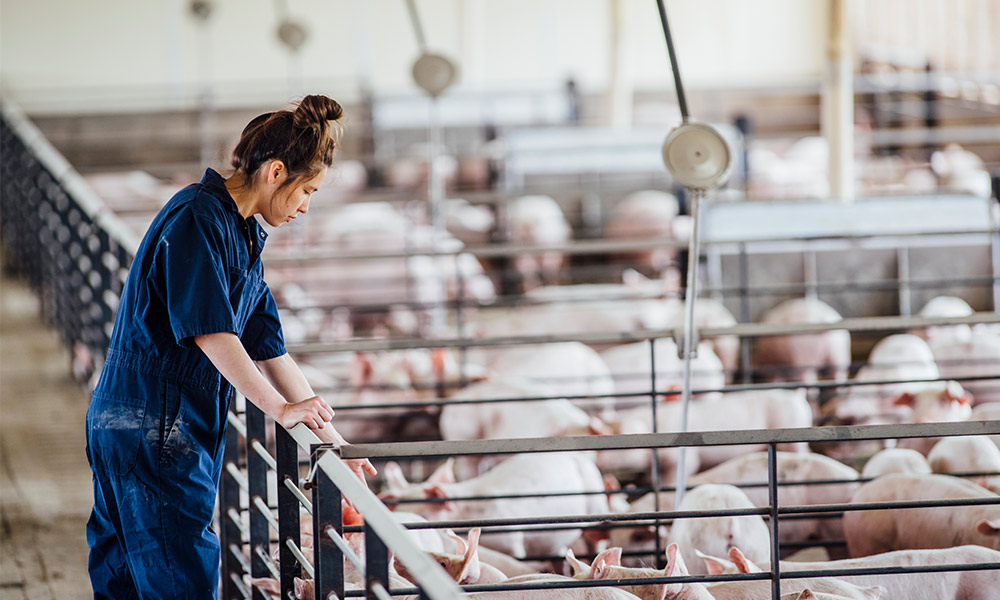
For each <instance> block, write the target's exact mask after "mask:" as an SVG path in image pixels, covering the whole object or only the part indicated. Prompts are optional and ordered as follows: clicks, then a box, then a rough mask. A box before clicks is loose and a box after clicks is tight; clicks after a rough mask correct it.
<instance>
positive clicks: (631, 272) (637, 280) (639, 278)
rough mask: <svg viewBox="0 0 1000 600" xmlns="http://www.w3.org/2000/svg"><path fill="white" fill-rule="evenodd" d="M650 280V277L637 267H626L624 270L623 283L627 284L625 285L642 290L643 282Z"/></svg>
mask: <svg viewBox="0 0 1000 600" xmlns="http://www.w3.org/2000/svg"><path fill="white" fill-rule="evenodd" d="M648 281H649V277H646V276H645V275H643V274H642V273H640V272H639V271H636V270H635V269H625V270H624V271H622V283H624V284H625V287H629V288H632V289H634V290H640V291H641V290H642V286H643V284H644V283H646V282H648Z"/></svg>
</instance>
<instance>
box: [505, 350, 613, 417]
mask: <svg viewBox="0 0 1000 600" xmlns="http://www.w3.org/2000/svg"><path fill="white" fill-rule="evenodd" d="M490 369H491V371H492V372H493V374H492V375H491V379H494V380H497V379H499V380H506V379H508V378H510V377H518V378H521V379H527V380H529V381H532V382H534V383H539V384H543V385H544V386H545V387H546V388H547V389H548V390H549V391H550V392H551V394H552V395H553V396H557V397H561V396H579V397H581V398H579V399H576V400H574V402H573V403H574V404H576V405H577V406H580V407H581V408H590V409H591V410H592V411H594V412H601V413H605V414H604V416H613V414H614V413H613V409H614V404H615V401H614V398H607V397H604V398H602V397H601V396H605V395H609V394H614V393H615V383H614V380H613V379H612V378H611V373H610V371H609V370H608V367H607V365H606V364H605V363H604V361H603V360H602V359H601V356H600V355H599V354H597V352H595V351H594V350H592V349H591V348H589V347H587V346H586V345H585V344H582V343H580V342H560V343H555V344H543V345H536V346H520V347H515V348H505V349H503V350H500V351H499V353H498V354H497V356H496V357H495V358H494V359H493V361H492V362H491V363H490ZM590 396H597V398H594V399H588V397H590Z"/></svg>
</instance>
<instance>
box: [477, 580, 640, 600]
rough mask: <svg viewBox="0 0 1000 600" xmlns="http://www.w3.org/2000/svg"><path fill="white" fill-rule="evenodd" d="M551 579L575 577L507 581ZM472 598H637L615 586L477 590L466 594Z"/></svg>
mask: <svg viewBox="0 0 1000 600" xmlns="http://www.w3.org/2000/svg"><path fill="white" fill-rule="evenodd" d="M549 581H554V582H558V581H566V582H572V581H574V580H573V579H571V578H569V577H563V576H561V575H553V574H551V573H543V574H538V575H534V576H531V575H527V576H522V577H515V578H512V579H508V580H507V582H506V583H534V582H549ZM466 597H467V598H469V599H470V600H636V596H635V595H633V594H630V593H628V592H626V591H625V590H620V589H618V588H613V587H588V588H544V589H536V590H500V591H493V592H475V593H471V594H467V595H466Z"/></svg>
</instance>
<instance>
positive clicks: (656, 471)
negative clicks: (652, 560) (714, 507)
mask: <svg viewBox="0 0 1000 600" xmlns="http://www.w3.org/2000/svg"><path fill="white" fill-rule="evenodd" d="M649 397H650V399H651V401H652V406H653V433H657V432H658V430H659V427H658V425H657V411H656V340H655V339H652V338H650V340H649ZM650 451H651V452H652V453H653V465H652V471H651V481H652V484H653V510H655V511H656V512H660V453H659V449H658V448H655V447H654V448H651V449H650ZM653 527H654V529H653V539H654V540H655V541H656V565H657V568H660V569H662V568H663V567H664V566H665V565H661V564H660V563H662V562H664V560H665V558H666V556H665V554H664V553H663V548H661V546H662V542H661V541H660V520H659V519H658V518H657V519H656V521H655V522H654V524H653Z"/></svg>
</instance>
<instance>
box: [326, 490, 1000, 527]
mask: <svg viewBox="0 0 1000 600" xmlns="http://www.w3.org/2000/svg"><path fill="white" fill-rule="evenodd" d="M986 505H1000V496H992V497H991V496H984V497H981V498H945V499H939V500H897V501H892V502H858V503H853V504H845V503H838V504H811V505H801V506H779V507H778V514H779V515H785V514H787V515H806V514H808V515H812V514H814V513H833V512H837V513H842V512H856V511H863V510H890V509H900V510H904V509H912V508H941V507H960V506H986ZM771 511H772V509H771V508H768V507H766V506H765V507H759V508H758V507H755V508H726V509H713V510H686V511H650V512H641V513H605V514H598V515H565V516H558V517H557V516H552V517H524V518H510V519H460V520H452V521H430V522H426V523H423V522H421V523H407V524H406V528H407V529H460V530H466V529H470V528H472V527H479V528H481V529H482V530H483V533H486V532H487V531H488V530H489V531H496V532H501V531H546V530H548V529H549V527H546V526H548V525H570V526H571V527H568V528H569V529H576V528H590V526H589V525H587V524H588V523H616V522H617V523H618V524H619V525H620V526H621V525H625V524H628V525H630V526H641V525H647V524H648V523H646V522H647V521H659V522H663V521H669V520H673V519H696V518H701V517H747V516H754V515H759V516H761V517H764V518H767V517H769V516H770V515H771ZM536 526H537V528H536ZM351 529H352V528H345V531H350V530H351ZM359 531H360V529H359Z"/></svg>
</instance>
